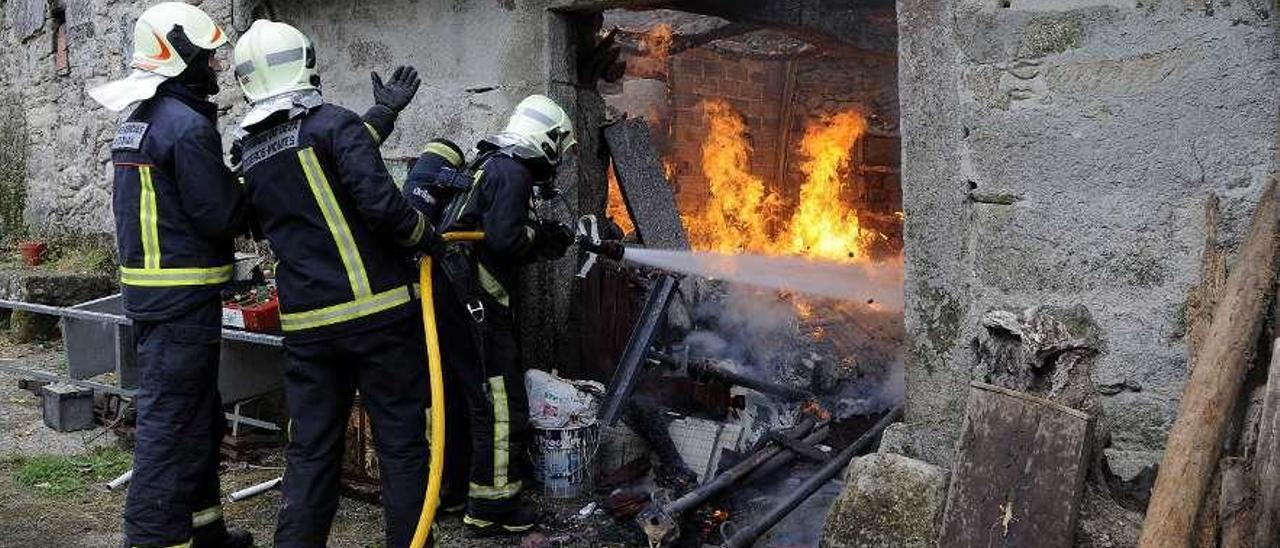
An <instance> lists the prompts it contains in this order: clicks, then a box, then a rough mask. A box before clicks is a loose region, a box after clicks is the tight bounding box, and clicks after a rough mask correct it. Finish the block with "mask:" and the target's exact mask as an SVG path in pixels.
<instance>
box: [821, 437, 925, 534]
mask: <svg viewBox="0 0 1280 548" xmlns="http://www.w3.org/2000/svg"><path fill="white" fill-rule="evenodd" d="M844 480H845V487H844V492H842V493H841V494H840V496H839V498H837V499H836V502H835V504H833V505H832V506H831V510H830V511H828V513H827V522H826V527H824V528H823V531H822V540H821V542H820V543H819V546H821V547H822V548H928V547H932V546H934V539H936V538H937V535H938V523H939V521H940V518H941V516H942V508H943V506H944V505H945V503H946V497H947V471H946V470H944V469H942V468H940V467H937V466H934V465H932V464H928V463H925V462H922V461H918V460H915V459H911V458H908V457H904V456H902V455H894V454H885V453H876V454H872V455H867V456H865V457H859V458H856V459H854V460H853V462H851V463H849V467H848V468H847V469H846V471H845V475H844Z"/></svg>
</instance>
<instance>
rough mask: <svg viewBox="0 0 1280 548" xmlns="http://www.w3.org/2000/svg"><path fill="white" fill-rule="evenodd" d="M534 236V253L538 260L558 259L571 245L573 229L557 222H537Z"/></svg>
mask: <svg viewBox="0 0 1280 548" xmlns="http://www.w3.org/2000/svg"><path fill="white" fill-rule="evenodd" d="M534 234H535V235H534V239H533V247H534V253H536V254H537V256H538V258H539V259H559V258H560V257H563V256H564V254H565V253H566V252H568V251H569V246H571V245H573V240H574V234H573V229H571V228H569V225H567V224H564V223H562V222H559V221H550V220H545V219H544V220H539V221H538V227H537V228H536V229H535V231H534Z"/></svg>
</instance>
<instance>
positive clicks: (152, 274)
mask: <svg viewBox="0 0 1280 548" xmlns="http://www.w3.org/2000/svg"><path fill="white" fill-rule="evenodd" d="M234 270H235V268H234V267H233V266H231V265H226V266H215V267H211V268H129V267H127V266H122V267H120V283H122V284H125V285H132V286H137V287H179V286H184V285H217V284H223V283H227V282H229V281H231V274H232V272H233V271H234Z"/></svg>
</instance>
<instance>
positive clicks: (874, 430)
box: [722, 406, 902, 548]
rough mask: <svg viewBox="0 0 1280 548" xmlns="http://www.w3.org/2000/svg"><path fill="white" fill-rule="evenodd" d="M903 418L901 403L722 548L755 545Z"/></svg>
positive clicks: (746, 547) (753, 520) (728, 540)
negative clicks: (886, 429) (891, 425)
mask: <svg viewBox="0 0 1280 548" xmlns="http://www.w3.org/2000/svg"><path fill="white" fill-rule="evenodd" d="M901 417H902V406H898V407H895V408H893V410H892V411H889V412H888V413H886V414H885V416H883V417H881V418H880V420H879V421H877V422H876V424H875V425H874V426H872V427H871V428H870V429H869V430H867V431H866V432H864V433H863V434H862V435H861V436H859V437H858V439H857V440H856V441H854V442H853V443H851V444H849V446H848V447H845V448H844V450H842V451H840V453H839V454H837V455H836V456H835V457H833V458H832V459H831V460H828V461H827V462H826V464H823V465H822V467H821V468H819V469H818V471H817V472H815V473H814V474H813V475H812V476H809V479H806V480H804V483H801V484H800V486H799V487H798V488H796V490H795V491H794V492H793V493H792V494H791V495H789V496H787V498H786V499H785V500H783V501H782V503H781V504H779V505H777V506H775V507H773V508H772V509H770V510H769V511H768V512H767V513H765V515H763V516H760V517H756V518H753V519H752V520H751V525H749V526H748V527H746V528H745V529H739V530H738V532H737V533H734V535H733V536H732V537H730V538H728V539H726V540H725V541H724V544H723V545H722V547H723V548H749V547H750V546H751V545H753V544H755V542H756V540H757V539H759V538H760V537H761V536H763V535H764V534H765V533H767V532H768V531H769V530H770V529H772V528H773V526H774V525H777V524H778V522H779V521H782V518H784V517H787V514H790V513H791V512H792V511H793V510H795V509H796V507H798V506H800V503H802V502H804V501H805V500H806V499H808V498H809V497H810V496H813V494H814V493H815V492H817V491H818V489H819V488H821V487H822V485H823V484H825V483H827V482H828V481H830V480H831V478H832V477H835V475H836V474H838V473H840V471H841V470H844V468H845V466H847V465H848V464H849V461H851V460H853V457H854V456H856V455H857V454H858V453H859V452H861V451H863V450H865V449H866V448H867V447H869V446H870V445H871V442H873V441H875V439H876V438H878V437H879V436H880V434H882V433H884V430H885V428H888V427H889V425H890V424H893V423H894V422H895V421H897V420H898V419H899V418H901Z"/></svg>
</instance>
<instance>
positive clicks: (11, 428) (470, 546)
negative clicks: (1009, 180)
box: [0, 341, 641, 548]
mask: <svg viewBox="0 0 1280 548" xmlns="http://www.w3.org/2000/svg"><path fill="white" fill-rule="evenodd" d="M0 360H14V361H7V362H5V363H7V364H8V365H18V366H21V367H24V368H31V367H38V368H41V369H45V370H49V371H56V370H58V368H59V367H61V366H62V364H63V358H62V349H61V347H60V346H59V345H57V344H43V345H41V344H34V345H32V344H24V345H15V344H10V343H7V342H4V341H0ZM18 380H19V379H18V377H15V376H13V375H9V374H7V373H3V372H0V516H3V518H0V548H9V547H13V548H19V547H21V548H30V547H45V546H57V547H59V548H79V547H83V548H104V547H115V546H119V545H120V543H121V542H122V536H121V534H120V528H121V517H120V512H121V508H122V507H123V503H124V494H123V492H122V491H119V492H111V491H108V490H107V489H106V488H105V486H104V485H103V484H104V482H105V481H106V480H107V479H110V478H111V477H114V476H115V475H116V474H118V473H119V471H120V470H125V469H128V468H129V463H128V459H129V451H130V449H129V448H128V447H126V446H124V445H123V444H122V443H121V442H120V441H119V440H118V439H117V437H116V436H115V435H114V434H113V433H111V432H107V431H104V430H103V429H102V428H95V429H94V430H89V431H83V432H73V433H65V434H63V433H58V432H54V431H53V430H51V429H49V428H46V427H45V426H44V423H43V421H42V419H41V412H40V399H39V398H38V397H37V396H35V395H33V394H32V393H30V392H28V391H26V390H23V389H21V388H19V387H18ZM282 463H283V458H282V456H281V455H280V454H279V451H275V452H274V453H273V454H269V455H267V456H266V457H265V458H262V459H260V460H259V461H258V462H256V463H253V464H249V463H224V469H223V471H222V474H221V478H222V488H223V492H224V493H229V492H231V491H233V490H236V489H240V488H243V487H246V486H249V485H253V484H256V483H259V482H262V481H266V480H269V479H272V478H275V477H278V476H279V475H280V474H281V471H282V470H283V464H282ZM61 465H66V466H65V467H58V466H61ZM51 466H52V468H50V467H51ZM42 473H43V474H46V475H47V476H48V477H43V476H40V474H42ZM50 475H51V476H50ZM33 477H34V478H35V479H32V478H33ZM68 490H69V492H68ZM586 502H588V501H572V502H566V503H563V504H556V505H552V504H544V505H541V507H542V511H543V514H544V519H545V523H546V525H545V526H544V527H543V528H542V530H540V531H538V532H536V533H535V534H532V535H528V536H525V537H523V538H522V537H506V538H488V539H477V538H470V537H469V536H468V535H467V533H466V532H465V530H464V529H463V527H462V525H461V522H460V520H459V518H457V517H446V518H443V520H442V521H441V522H440V526H441V529H440V531H441V532H442V535H441V541H442V542H441V545H442V546H446V547H460V548H482V547H483V548H494V547H500V546H525V547H527V548H560V547H619V546H636V545H641V544H637V542H636V541H638V540H639V539H638V538H636V537H635V536H634V534H633V533H631V532H629V531H628V530H627V528H626V527H623V526H618V525H616V524H612V523H611V522H609V520H608V518H604V517H593V518H589V519H584V518H580V517H578V515H577V510H578V509H579V508H581V507H582V506H584V505H585V504H586ZM279 504H280V496H279V493H278V492H271V493H267V494H265V495H263V496H260V497H257V498H254V499H250V500H249V501H244V502H239V503H226V502H224V506H223V507H224V511H225V512H226V515H227V519H228V523H230V524H231V525H232V526H233V527H240V528H246V529H248V530H250V531H252V532H253V534H254V536H255V538H256V539H257V540H258V545H259V546H263V547H266V546H271V545H272V544H271V532H272V531H273V530H274V527H275V514H276V510H277V509H278V506H279ZM381 539H382V513H381V508H379V507H378V506H377V505H373V504H368V503H364V502H359V501H355V500H350V499H345V498H344V499H343V500H342V502H341V504H340V507H339V511H338V515H337V518H336V519H335V521H334V524H333V531H332V534H331V536H330V542H329V546H332V547H339V548H345V547H350V548H365V547H380V546H382V545H383V544H382V542H381Z"/></svg>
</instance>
